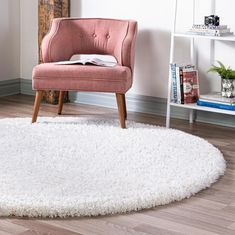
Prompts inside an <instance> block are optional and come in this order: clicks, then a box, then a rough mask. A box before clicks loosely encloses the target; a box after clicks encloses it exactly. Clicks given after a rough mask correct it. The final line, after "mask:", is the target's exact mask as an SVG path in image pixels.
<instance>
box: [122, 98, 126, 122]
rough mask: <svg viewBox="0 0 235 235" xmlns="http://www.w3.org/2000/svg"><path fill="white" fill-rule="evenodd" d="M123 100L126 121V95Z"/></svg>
mask: <svg viewBox="0 0 235 235" xmlns="http://www.w3.org/2000/svg"><path fill="white" fill-rule="evenodd" d="M122 99H123V106H124V113H125V120H126V119H127V111H126V97H125V94H123V95H122Z"/></svg>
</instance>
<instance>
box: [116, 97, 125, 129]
mask: <svg viewBox="0 0 235 235" xmlns="http://www.w3.org/2000/svg"><path fill="white" fill-rule="evenodd" d="M123 96H124V97H123ZM116 99H117V106H118V113H119V120H120V124H121V128H126V120H125V102H124V100H125V95H124V94H118V93H116Z"/></svg>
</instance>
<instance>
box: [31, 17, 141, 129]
mask: <svg viewBox="0 0 235 235" xmlns="http://www.w3.org/2000/svg"><path fill="white" fill-rule="evenodd" d="M136 34H137V22H135V21H129V20H116V19H97V18H87V19H86V18H78V19H75V18H58V19H54V20H53V23H52V26H51V30H50V32H49V33H48V34H47V35H46V36H45V38H44V40H43V42H42V58H43V64H40V65H37V66H35V68H34V69H33V75H32V80H33V89H34V90H36V97H35V103H34V110H33V116H32V123H34V122H36V120H37V115H38V111H39V107H40V102H41V98H42V92H43V91H44V90H58V91H60V95H59V108H58V114H61V112H62V107H63V98H64V94H65V91H94V92H113V93H116V99H117V105H118V112H119V119H120V124H121V127H122V128H125V120H126V101H125V93H126V92H127V91H128V90H129V89H130V88H131V86H132V78H133V69H134V55H135V41H136ZM75 54H102V55H112V56H114V57H115V58H116V60H117V62H118V64H117V65H116V66H114V67H101V66H92V65H56V64H54V63H52V62H56V61H64V60H69V59H70V58H71V57H72V56H73V55H75Z"/></svg>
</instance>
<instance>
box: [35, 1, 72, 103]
mask: <svg viewBox="0 0 235 235" xmlns="http://www.w3.org/2000/svg"><path fill="white" fill-rule="evenodd" d="M69 12H70V0H38V55H39V63H42V54H41V42H42V39H43V38H44V36H45V35H46V34H47V33H48V31H49V29H50V25H51V22H52V20H53V19H54V18H60V17H69ZM44 99H45V100H46V102H47V103H51V104H57V103H58V99H59V92H58V91H47V92H45V93H44ZM65 101H68V92H66V95H65Z"/></svg>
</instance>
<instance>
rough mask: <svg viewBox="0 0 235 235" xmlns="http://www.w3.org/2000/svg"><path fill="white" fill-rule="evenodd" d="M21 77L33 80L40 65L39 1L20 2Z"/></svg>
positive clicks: (27, 0) (22, 0)
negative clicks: (34, 72)
mask: <svg viewBox="0 0 235 235" xmlns="http://www.w3.org/2000/svg"><path fill="white" fill-rule="evenodd" d="M20 24H21V32H20V42H21V51H20V68H21V69H20V76H21V78H24V79H31V77H32V69H33V67H34V66H35V65H36V64H38V0H20Z"/></svg>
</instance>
